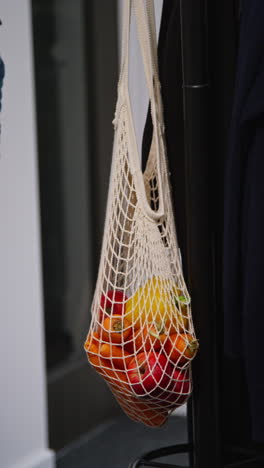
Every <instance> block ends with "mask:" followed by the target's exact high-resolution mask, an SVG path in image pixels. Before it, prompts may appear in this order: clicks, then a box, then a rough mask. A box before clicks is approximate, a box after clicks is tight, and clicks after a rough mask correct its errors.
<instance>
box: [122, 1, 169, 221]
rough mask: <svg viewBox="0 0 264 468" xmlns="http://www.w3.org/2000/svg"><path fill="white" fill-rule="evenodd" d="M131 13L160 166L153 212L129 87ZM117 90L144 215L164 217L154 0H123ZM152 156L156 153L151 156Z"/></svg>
mask: <svg viewBox="0 0 264 468" xmlns="http://www.w3.org/2000/svg"><path fill="white" fill-rule="evenodd" d="M132 12H134V14H135V19H136V25H137V37H138V40H139V44H140V50H141V55H142V60H143V65H144V73H145V77H146V83H147V88H148V93H149V99H150V109H151V117H152V123H153V138H154V140H155V148H156V151H155V154H154V155H155V156H156V157H155V159H156V167H157V184H158V190H159V209H158V210H157V211H154V210H153V209H152V208H151V207H150V206H149V202H148V200H147V196H146V190H145V185H144V177H143V174H142V170H141V167H140V159H139V154H138V151H137V150H136V148H137V145H136V137H135V130H134V124H133V118H132V112H131V105H130V99H129V89H128V65H129V42H130V25H131V15H132ZM118 93H119V99H120V101H122V100H123V96H125V99H126V102H127V104H128V110H129V114H130V115H129V118H130V119H129V120H130V126H131V129H132V133H133V135H132V139H133V141H131V144H132V148H134V150H133V151H131V152H130V154H129V157H130V161H131V164H132V167H133V168H134V169H133V174H134V176H135V183H136V190H137V192H138V193H137V195H138V199H139V201H140V203H141V205H142V208H143V210H144V212H145V214H146V215H147V216H148V217H149V218H151V219H153V220H158V219H161V218H162V217H164V214H165V210H164V196H163V190H162V187H163V183H164V175H163V173H164V161H163V159H164V155H163V152H162V148H161V141H160V139H161V134H160V132H162V129H163V116H162V104H161V97H160V84H159V77H158V59H157V40H156V27H155V11H154V3H153V0H124V2H123V32H122V55H121V71H120V78H119V84H118ZM152 157H153V156H152Z"/></svg>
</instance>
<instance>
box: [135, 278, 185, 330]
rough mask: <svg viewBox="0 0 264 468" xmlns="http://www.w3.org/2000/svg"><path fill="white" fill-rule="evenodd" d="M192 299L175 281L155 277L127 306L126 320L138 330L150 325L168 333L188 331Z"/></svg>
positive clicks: (139, 290)
mask: <svg viewBox="0 0 264 468" xmlns="http://www.w3.org/2000/svg"><path fill="white" fill-rule="evenodd" d="M189 302H190V300H189V299H188V298H187V297H186V295H184V294H183V292H182V290H181V289H179V288H178V287H177V285H175V284H174V283H172V281H171V280H166V279H162V278H159V277H153V278H151V279H150V280H148V281H147V282H146V283H145V284H144V286H142V287H140V288H138V290H137V291H136V292H135V294H134V295H133V296H132V297H130V298H129V299H128V301H127V303H126V318H127V319H128V320H129V321H130V322H131V323H132V325H133V326H134V328H135V329H139V328H142V327H143V326H144V325H146V323H153V322H155V323H156V324H159V325H160V326H162V327H163V328H164V330H165V332H167V333H170V334H171V333H175V331H177V332H182V331H184V330H188V317H187V305H188V304H189Z"/></svg>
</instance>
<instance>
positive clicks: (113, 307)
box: [84, 0, 198, 427]
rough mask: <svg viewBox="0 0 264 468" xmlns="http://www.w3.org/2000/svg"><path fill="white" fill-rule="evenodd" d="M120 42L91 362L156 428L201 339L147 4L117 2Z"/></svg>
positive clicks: (186, 385)
mask: <svg viewBox="0 0 264 468" xmlns="http://www.w3.org/2000/svg"><path fill="white" fill-rule="evenodd" d="M123 9H124V12H123V48H122V60H121V72H120V79H119V84H118V99H117V105H116V113H115V120H114V126H115V135H114V147H113V157H112V168H111V176H110V185H109V193H108V204H107V213H106V220H105V227H104V238H103V245H102V252H101V260H100V266H99V272H98V278H97V284H96V289H95V293H94V298H93V304H92V320H91V325H90V329H89V332H88V336H87V339H86V342H85V345H84V348H85V351H86V353H87V357H88V360H89V362H90V364H91V365H92V366H93V367H94V369H95V370H96V371H97V372H98V373H99V374H100V375H101V376H102V377H103V378H104V380H105V381H106V382H107V384H108V385H109V387H110V389H111V391H112V392H113V394H114V396H115V398H116V399H117V401H118V402H119V404H120V405H121V407H122V408H123V410H124V411H125V413H126V414H127V415H128V416H129V417H130V418H131V419H133V420H135V421H139V422H142V423H144V424H146V425H148V426H152V427H155V426H161V425H163V424H164V423H165V422H166V421H167V418H168V415H169V414H170V413H171V412H172V411H173V410H174V409H175V408H177V407H178V406H180V405H182V404H183V403H185V402H186V400H187V399H188V397H189V395H190V394H191V391H192V381H191V369H190V363H191V360H192V359H193V358H194V356H195V354H196V352H197V348H198V343H197V340H196V337H195V332H194V327H193V322H192V316H191V304H190V302H191V300H190V296H189V293H188V290H187V287H186V284H185V282H184V278H183V272H182V265H181V256H180V250H179V247H178V243H177V237H176V231H175V225H174V218H173V210H172V201H171V195H170V186H169V172H168V165H167V160H166V154H165V142H164V124H163V113H162V104H161V95H160V84H159V78H158V67H157V45H156V31H155V16H154V5H153V1H152V0H147V1H146V0H145V1H144V0H125V1H124V3H123ZM132 13H134V14H135V18H136V24H137V35H138V39H139V44H140V49H141V54H142V59H143V64H144V72H145V77H146V84H147V88H148V92H149V99H150V107H151V116H152V122H153V138H152V144H151V149H150V153H149V157H148V161H147V165H146V169H145V171H144V173H142V170H141V165H140V157H139V153H138V149H137V144H136V137H135V130H134V123H133V117H132V112H131V105H130V99H129V90H128V55H129V37H130V33H129V31H130V19H131V14H132Z"/></svg>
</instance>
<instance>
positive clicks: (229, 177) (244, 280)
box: [223, 0, 264, 442]
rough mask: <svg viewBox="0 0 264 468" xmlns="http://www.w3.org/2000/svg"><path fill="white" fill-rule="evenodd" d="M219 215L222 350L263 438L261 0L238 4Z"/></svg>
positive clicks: (254, 431) (263, 10)
mask: <svg viewBox="0 0 264 468" xmlns="http://www.w3.org/2000/svg"><path fill="white" fill-rule="evenodd" d="M224 217H225V219H224V260H223V296H224V316H225V326H224V333H225V340H224V344H225V352H226V353H227V354H228V355H231V356H234V357H242V358H243V360H244V363H245V370H246V380H247V386H248V392H249V401H250V410H251V421H252V438H253V440H255V441H260V442H261V441H264V375H263V372H262V369H263V358H262V342H263V335H264V288H263V278H264V274H263V272H264V242H263V239H264V2H263V0H244V2H243V3H242V4H241V26H240V41H239V51H238V61H237V77H236V85H235V94H234V103H233V114H232V122H231V129H230V142H229V153H228V160H227V169H226V178H225V214H224ZM238 391H239V389H238Z"/></svg>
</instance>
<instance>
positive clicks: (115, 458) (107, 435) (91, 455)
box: [57, 416, 188, 468]
mask: <svg viewBox="0 0 264 468" xmlns="http://www.w3.org/2000/svg"><path fill="white" fill-rule="evenodd" d="M186 441H187V425H186V417H184V416H172V417H171V418H170V419H169V422H168V424H167V426H165V427H163V428H159V429H151V428H146V427H144V426H143V425H141V424H138V423H134V422H133V421H130V420H129V419H128V418H127V417H126V416H120V417H118V418H115V419H113V420H109V421H107V422H105V423H104V424H102V425H100V426H98V427H97V428H96V429H95V430H93V431H91V432H90V433H87V434H85V435H83V436H82V438H81V439H80V440H78V441H76V442H74V443H73V444H71V445H70V446H68V447H66V448H64V449H62V450H60V451H59V452H58V453H57V468H128V466H129V464H130V463H131V462H133V461H134V460H135V459H137V458H138V457H139V456H140V455H142V454H144V453H146V452H148V451H150V450H154V449H157V448H160V447H163V446H167V445H174V444H177V443H185V442H186ZM159 461H161V462H164V463H165V462H166V463H171V464H177V465H182V466H188V458H187V456H186V455H183V454H180V455H173V456H170V457H163V458H160V459H159Z"/></svg>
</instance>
